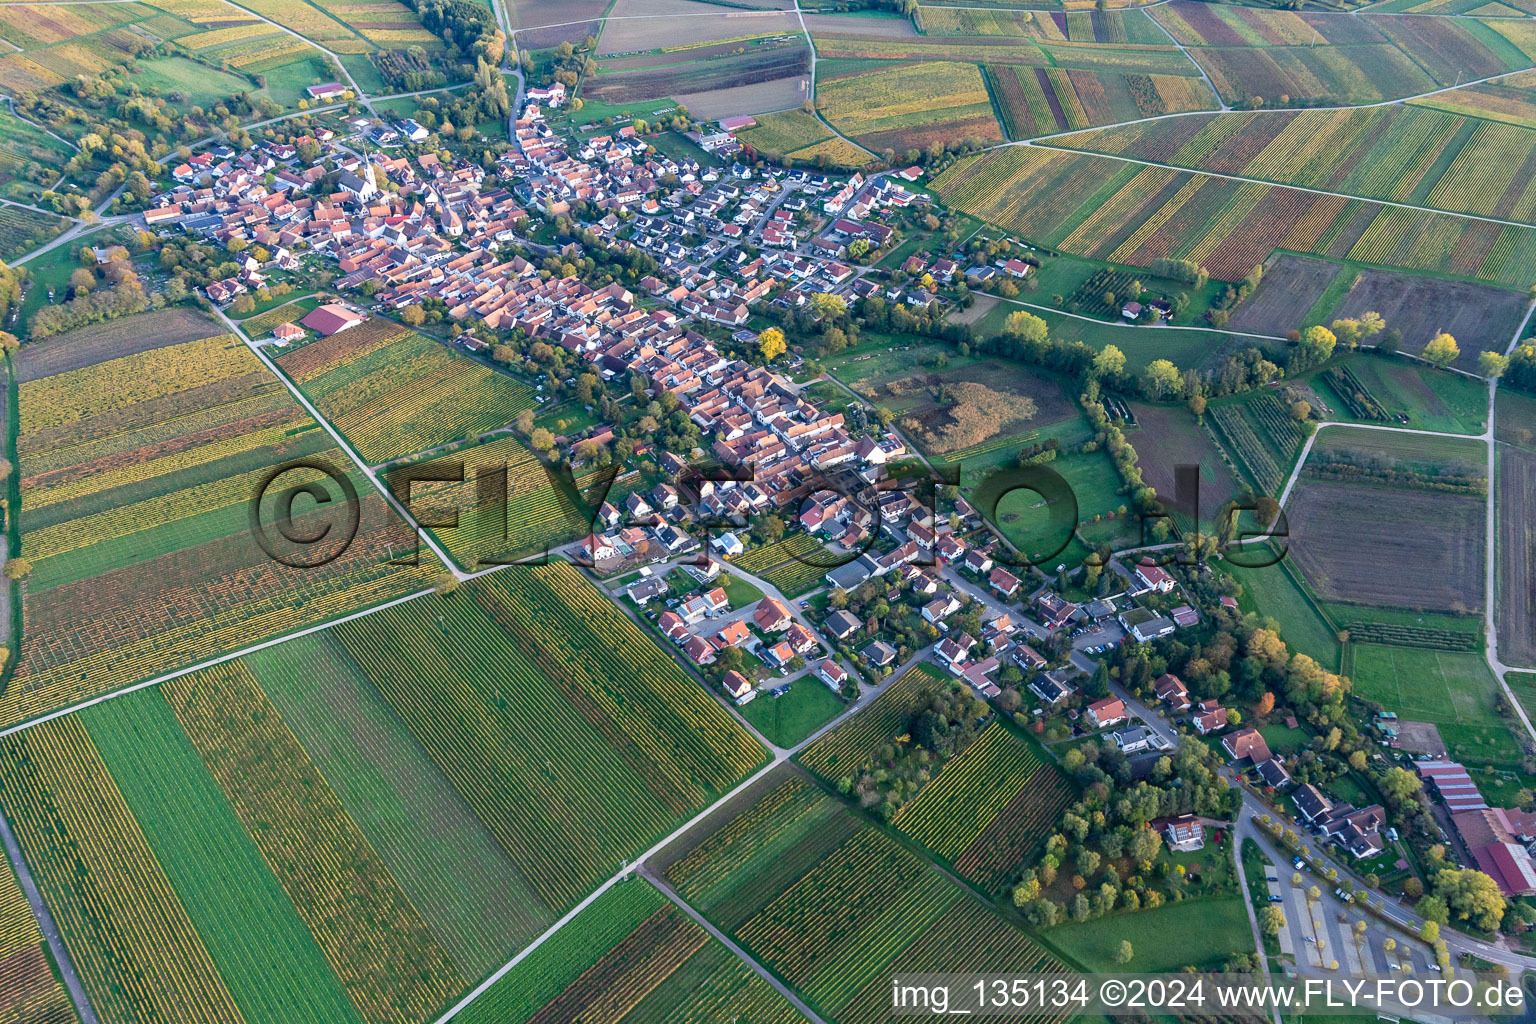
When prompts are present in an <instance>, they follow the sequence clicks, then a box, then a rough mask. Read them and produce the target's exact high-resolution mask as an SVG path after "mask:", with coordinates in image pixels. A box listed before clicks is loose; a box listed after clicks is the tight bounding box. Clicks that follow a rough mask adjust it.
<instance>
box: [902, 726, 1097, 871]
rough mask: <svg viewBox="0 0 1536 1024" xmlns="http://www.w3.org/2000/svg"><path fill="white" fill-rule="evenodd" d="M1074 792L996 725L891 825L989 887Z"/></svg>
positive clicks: (1014, 865)
mask: <svg viewBox="0 0 1536 1024" xmlns="http://www.w3.org/2000/svg"><path fill="white" fill-rule="evenodd" d="M1071 793H1072V791H1071V788H1070V787H1069V786H1067V785H1066V784H1065V783H1064V782H1063V781H1062V779H1061V778H1060V776H1059V775H1058V774H1057V773H1056V771H1055V770H1054V769H1053V768H1051V767H1049V766H1047V765H1046V764H1045V763H1044V762H1042V761H1041V760H1040V758H1039V756H1038V755H1036V754H1035V752H1034V750H1032V749H1031V748H1030V747H1029V746H1028V744H1027V743H1026V742H1025V741H1023V740H1021V739H1019V738H1018V737H1017V736H1015V735H1014V734H1012V733H1010V732H1009V731H1008V729H1007V727H1006V726H1004V725H1002V724H1001V723H1000V722H996V721H994V722H993V723H992V724H991V725H989V726H987V727H986V728H985V729H984V730H982V733H981V735H980V736H978V737H976V739H975V740H974V741H973V742H972V743H971V745H970V746H969V747H967V748H966V749H965V750H964V751H962V752H961V753H960V754H958V755H957V756H955V757H953V758H951V759H950V760H949V761H948V762H946V763H945V764H944V766H943V768H942V769H941V770H940V771H939V773H938V775H937V777H935V778H934V779H933V780H931V781H930V782H928V783H927V784H926V785H925V786H923V788H922V789H921V790H919V791H918V794H917V796H916V798H914V799H913V800H911V801H909V802H908V803H906V804H903V805H902V808H901V810H900V811H898V812H897V814H896V817H895V818H894V819H893V821H892V824H893V825H894V826H895V827H896V829H897V831H899V832H901V833H902V834H903V835H905V836H907V837H909V838H911V839H913V840H914V841H916V842H918V843H921V844H922V845H923V846H926V847H927V848H928V849H930V850H932V851H934V853H936V854H938V855H939V856H940V857H941V858H943V859H945V860H948V861H952V862H954V864H955V866H956V869H957V870H959V871H960V873H961V874H962V875H964V876H965V877H966V878H969V879H970V880H972V881H974V882H976V883H977V884H979V885H981V886H983V887H985V888H988V889H992V888H995V887H996V886H997V885H999V884H1001V883H1002V882H1004V881H1006V880H1007V878H1008V876H1009V875H1010V874H1011V873H1012V872H1013V871H1015V870H1017V868H1018V867H1019V866H1020V865H1021V864H1022V863H1023V860H1024V858H1025V857H1026V856H1027V855H1028V854H1029V853H1030V851H1031V850H1032V849H1033V848H1034V846H1035V845H1036V844H1038V843H1039V841H1040V840H1041V839H1042V838H1044V836H1045V833H1046V832H1047V831H1048V830H1050V829H1051V828H1052V827H1054V826H1055V824H1056V819H1057V817H1058V816H1059V815H1060V814H1061V811H1062V809H1063V808H1064V807H1065V806H1066V805H1067V801H1068V800H1069V799H1070V798H1071ZM983 837H985V842H983V841H982V839H983Z"/></svg>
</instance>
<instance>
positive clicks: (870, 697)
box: [0, 566, 922, 1024]
mask: <svg viewBox="0 0 1536 1024" xmlns="http://www.w3.org/2000/svg"><path fill="white" fill-rule="evenodd" d="M497 568H500V566H498V567H497ZM599 589H601V588H599ZM426 593H431V591H427V592H426ZM411 596H412V597H419V596H421V595H411ZM405 600H409V598H401V599H400V600H399V601H394V602H391V603H392V604H399V603H401V601H405ZM373 610H377V609H370V611H373ZM366 614H368V612H366V611H365V612H359V613H358V614H356V615H352V616H349V620H350V619H355V618H361V617H362V616H363V615H366ZM267 646H270V645H267ZM921 657H922V656H921V655H918V656H916V657H914V658H913V659H912V660H911V661H909V662H908V663H907V664H906V665H902V666H899V667H898V668H897V670H896V671H894V672H892V673H891V674H890V675H889V676H887V677H886V678H885V680H884V681H883V682H882V683H881V684H880V685H879V686H878V687H877V688H876V689H874V690H871V691H869V692H867V693H865V694H864V695H863V696H861V697H860V698H859V699H858V700H856V701H854V702H853V703H851V704H849V705H848V706H847V707H846V708H844V709H843V710H842V712H841V713H840V714H838V715H837V716H836V717H835V718H833V719H832V720H830V721H828V722H826V723H824V724H823V725H822V726H821V727H820V728H819V729H817V730H816V731H815V732H813V733H811V734H810V735H809V736H807V737H806V738H805V739H803V740H801V741H800V742H799V743H797V744H795V745H794V746H793V747H788V748H770V749H771V752H772V756H771V757H770V758H769V759H768V763H767V764H765V765H763V766H762V767H761V768H759V769H758V770H757V771H755V772H753V773H752V774H751V775H750V776H748V777H747V778H745V779H743V780H742V781H741V782H740V783H738V784H737V785H736V787H735V788H733V789H731V790H730V791H729V792H727V793H722V794H721V795H720V798H719V799H718V800H716V801H715V802H714V803H712V804H710V805H709V806H708V807H705V808H703V809H702V810H700V811H699V813H698V814H696V815H694V816H693V817H692V818H690V819H688V820H687V821H685V822H684V823H683V824H681V825H679V826H678V827H677V828H676V829H675V830H674V831H673V832H672V833H671V834H670V835H668V836H665V837H664V838H662V839H661V840H659V841H658V842H657V843H656V845H654V846H652V847H651V848H650V849H649V850H646V851H645V852H644V853H642V854H640V855H639V856H638V857H636V858H635V859H634V862H633V864H632V865H631V866H629V867H624V868H621V869H619V870H618V871H616V872H614V874H613V875H612V876H611V877H610V878H608V879H607V880H606V881H604V882H603V883H602V884H601V885H599V886H598V887H597V888H596V889H594V890H593V891H592V892H591V893H589V894H588V895H587V897H586V898H585V899H583V900H582V901H581V902H580V903H577V904H576V905H575V906H573V907H572V908H571V909H570V910H568V911H566V913H565V914H564V915H563V916H562V917H561V918H560V919H559V920H558V921H556V922H555V923H554V924H552V925H550V926H549V927H548V928H547V929H545V930H544V932H543V933H542V934H541V935H539V937H538V938H536V939H534V940H533V941H532V942H530V943H529V944H528V945H527V946H526V947H524V948H523V949H522V950H520V951H519V952H518V954H517V955H516V956H514V957H513V958H512V959H511V960H508V961H507V962H506V963H505V964H503V965H502V966H501V967H499V968H498V969H497V970H496V971H494V972H493V973H492V974H491V975H490V976H489V977H488V978H486V979H485V980H484V981H482V982H481V983H480V984H479V985H476V986H475V987H474V988H473V989H471V990H470V991H469V992H467V993H465V995H464V998H462V999H460V1000H459V1001H458V1002H457V1003H455V1004H454V1005H453V1006H451V1007H450V1008H449V1009H448V1010H447V1011H446V1012H445V1013H444V1014H443V1015H442V1016H441V1017H439V1018H437V1020H436V1021H434V1022H433V1024H448V1022H449V1021H451V1020H452V1019H453V1018H454V1017H456V1016H458V1015H459V1014H460V1013H462V1012H463V1011H464V1008H465V1007H466V1006H468V1005H469V1004H470V1003H472V1002H474V1001H475V1000H476V999H478V998H479V997H480V996H482V995H484V994H485V992H486V991H487V990H488V989H490V987H491V986H492V985H494V984H495V983H496V982H498V981H500V980H501V979H502V978H503V977H505V976H506V974H507V972H509V971H511V970H512V968H514V967H516V966H517V965H518V964H519V963H521V962H522V961H523V960H524V959H525V958H526V957H527V956H528V955H529V954H530V953H532V952H533V951H534V950H536V949H538V948H539V947H540V946H542V945H543V944H544V943H545V942H547V941H549V939H550V938H551V937H552V936H553V935H554V934H555V933H556V932H558V931H559V930H560V929H562V928H564V927H565V926H566V925H568V924H570V923H571V921H573V920H574V919H575V918H576V915H577V914H579V913H581V911H582V910H584V909H586V908H587V907H588V906H590V905H591V904H592V902H593V901H594V900H596V899H597V898H598V897H599V896H601V895H602V894H603V893H605V892H607V891H608V890H609V889H611V888H613V886H614V885H616V884H617V883H619V882H621V881H623V880H624V878H625V877H626V876H628V875H629V874H630V872H632V871H636V870H637V869H638V868H639V866H640V865H642V864H644V863H645V862H646V861H648V860H650V859H651V858H652V857H654V856H656V855H657V854H658V853H660V852H661V851H662V850H664V849H666V847H668V846H670V845H671V844H672V843H673V842H675V841H676V840H678V839H680V838H682V837H683V836H684V835H686V834H687V833H688V832H689V831H691V830H692V829H693V828H694V827H695V826H696V825H698V824H699V823H700V822H702V821H703V820H704V819H705V818H708V817H709V816H710V815H711V814H713V813H714V812H715V810H716V809H718V808H720V807H721V806H723V805H725V804H726V803H728V802H729V801H730V800H732V799H734V798H735V797H736V796H738V795H739V794H741V793H744V792H746V791H747V790H748V789H749V788H750V787H751V786H752V785H753V784H755V783H756V782H758V781H759V780H761V779H762V778H763V777H765V776H766V775H767V774H768V773H769V772H771V771H773V770H774V769H775V768H777V767H778V766H779V765H781V764H783V763H784V762H785V761H788V760H789V759H791V758H793V757H794V756H795V755H796V754H799V753H800V752H801V751H802V750H804V749H806V748H807V747H809V746H810V745H811V744H812V743H815V742H816V741H817V740H819V739H821V738H822V737H823V736H825V735H827V734H828V733H830V732H831V731H832V730H833V729H835V728H837V727H838V726H839V725H841V724H843V722H845V721H847V720H848V718H849V717H850V716H851V715H853V714H854V713H855V712H857V711H859V710H860V709H861V708H863V707H865V706H866V705H868V704H871V703H873V702H874V701H875V700H876V698H878V697H879V696H880V695H881V694H882V693H884V692H885V688H886V687H887V686H889V685H890V684H891V683H892V682H894V681H896V680H897V679H900V678H901V677H902V675H904V674H905V673H906V672H907V670H908V669H910V668H912V667H913V665H915V664H916V663H917V661H918V660H919V659H920V658H921ZM178 674H179V673H178ZM28 724H36V723H28ZM5 735H6V733H4V732H0V739H3V738H4V736H5ZM664 891H665V890H664ZM682 905H683V904H681V903H679V906H682ZM684 909H687V910H689V911H690V915H689V916H690V917H691V916H693V914H692V913H691V908H687V907H685V908H684ZM745 962H746V964H747V965H748V966H749V967H751V968H752V969H753V970H754V971H759V970H760V968H759V965H758V964H756V963H755V962H754V961H752V960H751V959H746V960H745Z"/></svg>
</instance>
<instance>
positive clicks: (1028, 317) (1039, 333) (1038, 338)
mask: <svg viewBox="0 0 1536 1024" xmlns="http://www.w3.org/2000/svg"><path fill="white" fill-rule="evenodd" d="M1003 333H1004V334H1006V335H1008V337H1010V338H1016V339H1018V340H1019V341H1028V342H1032V343H1034V344H1037V345H1043V344H1045V342H1046V340H1047V339H1048V338H1049V337H1050V328H1049V326H1048V325H1047V324H1046V322H1045V321H1044V320H1042V319H1040V317H1038V316H1035V314H1033V313H1026V312H1025V311H1024V310H1022V309H1021V310H1019V311H1018V312H1016V313H1009V314H1008V319H1006V320H1004V321H1003Z"/></svg>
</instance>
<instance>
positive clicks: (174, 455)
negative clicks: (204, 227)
mask: <svg viewBox="0 0 1536 1024" xmlns="http://www.w3.org/2000/svg"><path fill="white" fill-rule="evenodd" d="M18 405H19V410H18V411H19V418H20V424H21V427H20V434H19V437H18V441H17V447H18V452H19V455H20V462H19V465H18V467H17V474H18V477H19V478H20V486H21V498H22V508H21V514H20V523H21V529H22V555H23V556H24V557H25V558H27V559H28V560H29V561H31V562H32V565H33V570H32V573H31V575H30V577H29V579H28V580H27V583H26V585H25V588H24V608H25V612H26V616H25V630H24V632H23V635H22V638H21V656H20V659H19V663H18V665H17V670H16V675H15V678H14V679H13V680H12V682H11V684H10V686H9V688H8V689H7V691H6V692H5V693H4V694H3V695H0V720H3V721H5V722H15V721H18V720H20V719H23V718H27V717H30V716H32V715H36V714H39V713H42V712H45V711H49V710H52V709H55V708H58V707H61V706H63V705H66V704H68V703H71V702H73V701H77V700H81V699H84V698H86V697H89V696H92V695H94V694H97V693H101V692H103V691H105V690H109V689H112V688H114V687H116V686H120V685H123V684H125V683H131V682H135V681H138V680H140V679H144V678H148V677H151V676H154V675H157V674H159V673H161V672H164V671H166V670H168V669H173V668H177V667H181V666H184V665H187V664H190V663H192V662H194V661H196V660H198V659H200V658H206V657H210V656H213V655H216V654H221V653H224V652H226V651H229V650H232V649H235V648H237V647H240V646H244V645H247V644H250V643H253V642H255V641H257V640H260V639H264V638H266V637H270V636H275V635H278V634H281V633H284V632H287V631H289V630H292V629H294V628H296V627H298V626H303V625H307V624H309V623H313V622H317V621H322V620H323V619H325V618H328V617H331V616H334V615H336V614H340V613H343V612H349V611H355V610H357V609H358V608H361V607H366V606H367V605H369V604H372V603H375V602H378V601H381V600H385V599H388V598H391V597H397V596H399V595H401V594H403V593H409V592H411V591H413V590H418V589H421V588H422V587H424V586H425V585H426V583H427V581H428V580H429V579H430V577H431V574H432V572H433V568H432V564H431V558H430V555H429V556H428V557H427V558H426V559H425V560H424V561H423V563H422V564H421V565H419V566H415V567H410V566H403V565H391V564H390V560H391V559H392V558H395V557H398V556H400V555H403V554H405V553H407V552H408V551H409V550H410V545H411V540H410V534H409V531H408V530H406V529H405V527H404V524H403V523H402V522H401V521H400V520H399V518H398V517H397V516H396V515H395V514H394V513H393V512H392V511H391V510H390V509H389V508H388V506H387V505H386V504H385V503H384V500H383V498H382V497H380V496H379V495H378V494H377V493H376V492H374V491H373V489H372V487H371V486H370V485H369V484H368V483H367V482H366V481H363V480H361V478H358V479H356V480H355V481H354V486H355V487H356V489H357V491H358V494H359V496H360V499H361V501H360V505H359V510H358V515H359V519H358V531H357V539H356V541H355V542H354V543H353V544H352V545H351V546H350V547H349V548H347V549H346V551H345V552H344V553H343V554H342V555H341V557H339V558H337V559H335V560H334V561H332V562H330V563H329V564H327V565H324V566H322V567H320V568H316V569H298V568H293V567H290V566H287V565H284V564H281V563H279V562H277V561H274V560H273V559H272V558H271V557H269V556H268V554H267V553H266V552H265V551H263V550H262V548H261V547H260V546H259V545H258V544H257V543H256V541H255V539H254V538H253V537H252V535H251V528H250V519H249V505H250V502H251V501H252V499H253V497H254V496H255V495H256V493H257V489H258V487H259V486H260V485H261V483H262V481H263V479H264V478H265V477H266V476H267V474H268V473H269V471H271V470H272V469H273V468H274V467H277V466H279V465H282V464H284V463H286V462H289V461H291V460H295V459H315V458H320V459H323V460H325V461H326V462H328V463H329V464H330V465H332V466H333V467H335V468H336V469H337V470H345V469H346V468H347V466H348V462H347V460H346V458H345V457H344V456H343V454H342V453H341V452H339V451H338V450H336V449H335V447H334V446H333V445H332V443H331V441H330V439H329V438H328V437H327V436H326V435H325V433H324V431H322V430H320V429H319V427H318V425H317V424H315V423H314V421H313V420H311V419H310V418H309V417H308V416H307V415H306V414H305V413H304V412H303V411H302V410H301V409H300V408H299V407H298V406H297V405H295V404H294V403H293V402H292V400H291V398H290V396H289V395H288V394H287V392H286V391H285V389H284V388H283V386H282V384H281V382H280V381H278V380H276V379H275V378H274V377H273V376H272V375H271V374H270V373H269V372H267V371H266V370H265V368H264V367H263V366H262V365H261V362H260V361H259V360H258V359H257V358H256V357H255V355H254V354H253V353H251V352H250V350H249V349H247V348H246V347H245V346H244V345H243V344H241V343H239V342H238V341H237V340H235V339H234V338H233V337H231V336H228V335H222V336H219V337H214V338H206V339H201V340H197V341H191V342H186V343H183V344H175V345H166V346H164V347H162V348H157V349H150V350H148V351H145V352H141V353H138V354H136V355H129V356H124V357H121V358H117V359H108V360H105V361H103V362H100V363H96V364H93V365H89V366H85V367H82V368H79V369H74V370H69V371H67V372H63V373H58V374H55V375H53V376H48V377H43V378H40V379H38V380H34V381H30V382H28V383H26V384H23V385H22V386H21V388H20V395H19V402H18ZM304 473H305V474H308V476H307V477H306V479H310V480H315V481H323V479H324V478H323V477H322V476H321V475H320V474H319V473H316V472H314V471H304ZM284 482H285V483H298V482H300V480H299V479H298V477H296V476H294V477H285V479H284ZM296 511H297V512H298V514H299V516H300V520H299V521H300V522H306V521H308V520H307V519H306V517H308V516H311V515H314V516H318V515H320V514H322V513H320V512H318V511H316V512H313V513H311V512H306V511H305V510H304V509H303V508H302V507H296Z"/></svg>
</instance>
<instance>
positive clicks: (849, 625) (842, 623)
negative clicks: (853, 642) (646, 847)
mask: <svg viewBox="0 0 1536 1024" xmlns="http://www.w3.org/2000/svg"><path fill="white" fill-rule="evenodd" d="M860 625H862V623H860V622H859V619H858V616H856V615H854V614H853V613H852V612H849V611H845V610H843V609H841V608H839V609H837V610H836V611H834V612H833V613H832V614H831V615H828V616H827V620H826V621H825V622H823V623H822V624H821V628H822V629H824V630H825V631H826V633H827V635H828V636H830V637H831V638H832V639H834V640H842V639H845V638H846V637H848V636H851V635H852V634H853V633H854V632H856V631H857V630H858V628H859V626H860Z"/></svg>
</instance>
